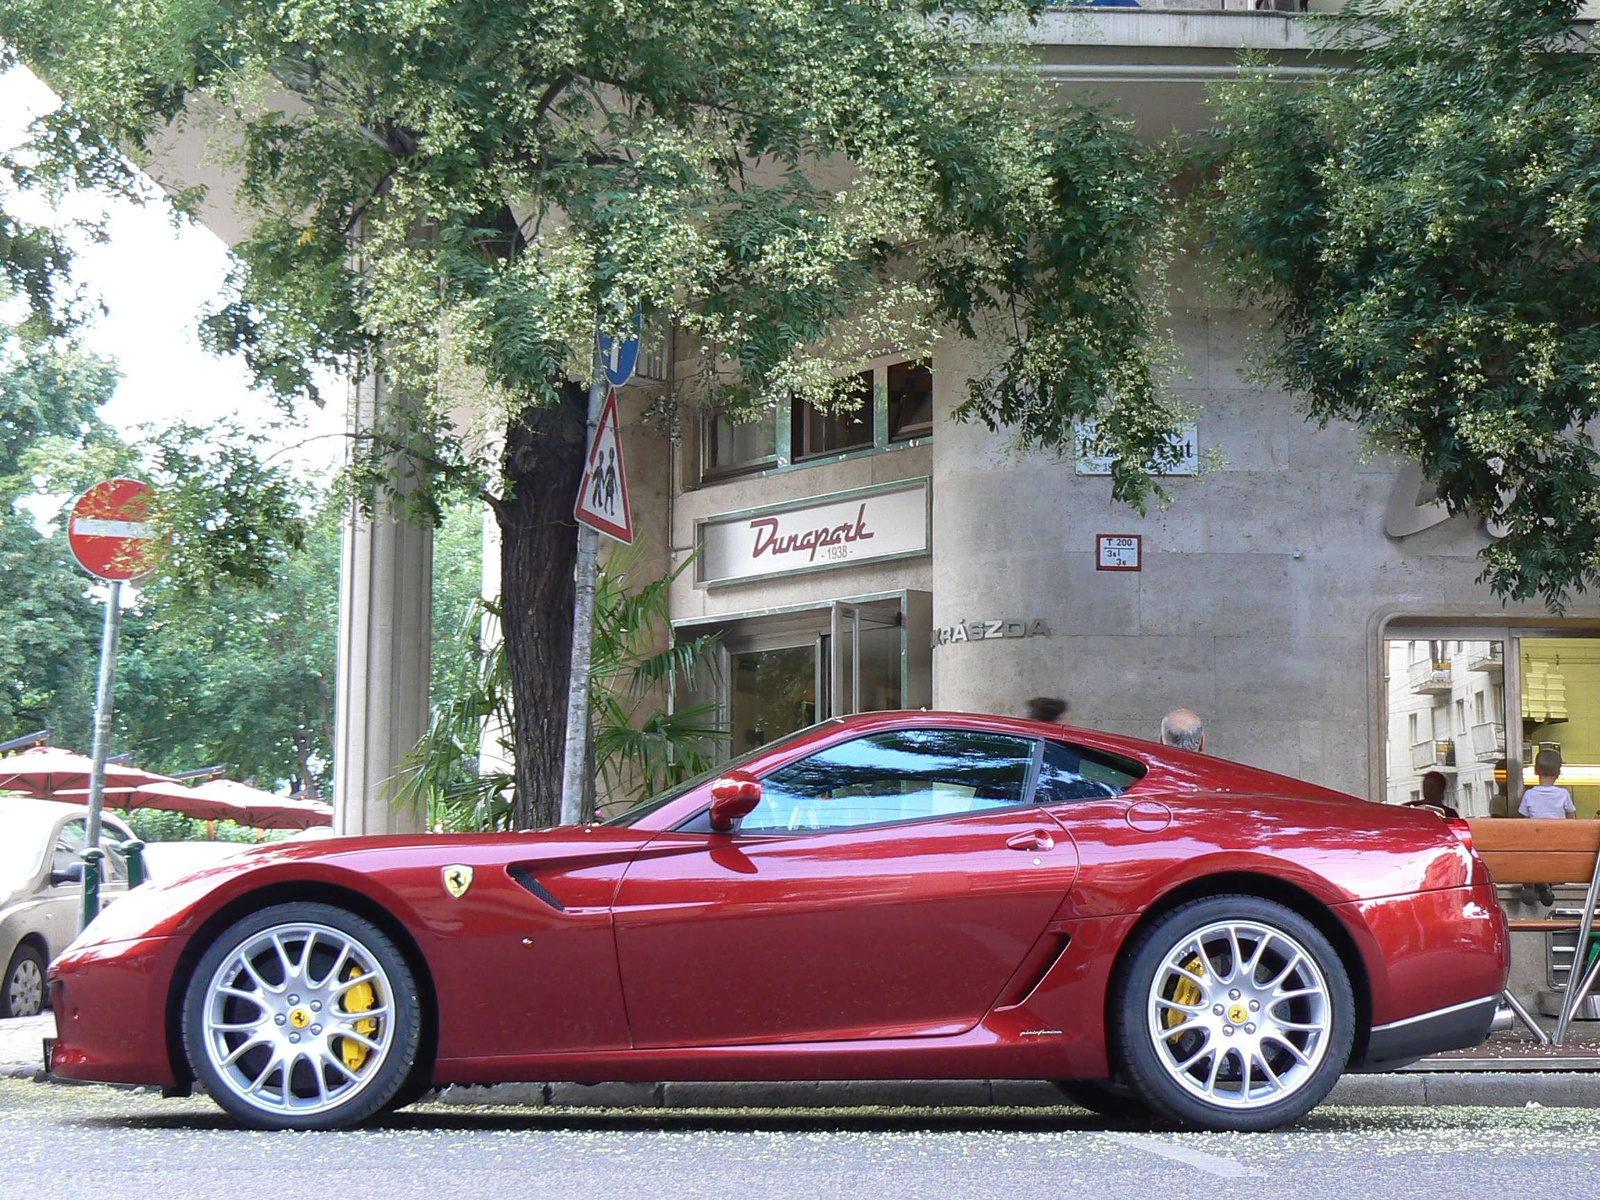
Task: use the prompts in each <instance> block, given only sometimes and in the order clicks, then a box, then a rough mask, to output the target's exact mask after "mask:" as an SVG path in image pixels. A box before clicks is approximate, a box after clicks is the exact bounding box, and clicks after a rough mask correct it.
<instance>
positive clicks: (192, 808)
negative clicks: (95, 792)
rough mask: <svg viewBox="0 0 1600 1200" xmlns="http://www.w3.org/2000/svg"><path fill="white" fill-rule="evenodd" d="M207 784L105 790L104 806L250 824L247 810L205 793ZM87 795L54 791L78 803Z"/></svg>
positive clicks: (160, 783) (159, 783) (162, 781)
mask: <svg viewBox="0 0 1600 1200" xmlns="http://www.w3.org/2000/svg"><path fill="white" fill-rule="evenodd" d="M210 786H211V785H210V784H205V783H202V784H201V785H200V786H198V787H184V786H183V784H181V783H179V782H177V781H176V780H173V779H157V780H155V781H154V782H151V783H143V784H138V785H121V786H117V787H107V788H106V790H105V798H106V803H107V804H109V805H111V806H112V807H114V808H122V809H133V808H154V809H160V810H161V811H162V812H172V813H180V814H182V815H183V816H185V817H193V818H195V819H196V820H198V821H237V822H238V823H239V824H241V825H248V824H250V820H249V816H250V811H249V809H248V808H246V807H245V806H244V805H243V804H240V803H239V802H238V801H237V800H232V799H230V798H229V797H227V796H224V795H218V794H216V793H215V792H212V791H209V790H208V789H209V788H210ZM88 795H89V791H88V789H87V788H73V789H70V790H67V791H62V792H58V793H57V794H56V798H57V799H58V800H68V799H70V800H78V801H82V800H84V799H86V798H87V797H88Z"/></svg>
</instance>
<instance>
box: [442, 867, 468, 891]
mask: <svg viewBox="0 0 1600 1200" xmlns="http://www.w3.org/2000/svg"><path fill="white" fill-rule="evenodd" d="M439 873H440V875H442V876H443V877H444V890H445V891H447V892H449V893H450V894H451V895H452V896H454V897H455V898H456V899H457V900H459V899H461V897H463V896H465V895H466V894H467V889H468V888H469V887H471V886H472V868H471V867H467V866H462V865H460V864H457V865H456V866H453V867H446V868H445V869H444V870H443V871H441V872H439Z"/></svg>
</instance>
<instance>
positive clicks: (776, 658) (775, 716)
mask: <svg viewBox="0 0 1600 1200" xmlns="http://www.w3.org/2000/svg"><path fill="white" fill-rule="evenodd" d="M817 660H818V648H817V642H816V639H815V638H813V639H811V640H809V641H808V642H805V643H803V644H801V645H798V646H778V647H772V648H768V649H759V650H758V649H748V650H735V649H731V648H730V649H729V651H728V733H729V740H730V741H731V743H732V746H731V752H732V754H735V755H738V754H743V753H744V752H745V751H746V750H754V749H755V748H756V747H757V746H764V745H766V744H767V743H768V742H770V741H772V740H773V739H774V738H780V737H782V736H783V735H784V734H786V733H793V732H794V731H795V730H796V729H804V728H805V727H806V726H807V725H811V724H814V723H815V722H816V721H817V720H818V718H819V714H818V712H817Z"/></svg>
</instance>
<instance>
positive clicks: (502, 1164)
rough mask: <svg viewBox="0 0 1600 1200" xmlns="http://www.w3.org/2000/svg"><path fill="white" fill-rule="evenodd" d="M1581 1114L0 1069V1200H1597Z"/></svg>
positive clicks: (1592, 1139) (1595, 1129)
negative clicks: (642, 1101)
mask: <svg viewBox="0 0 1600 1200" xmlns="http://www.w3.org/2000/svg"><path fill="white" fill-rule="evenodd" d="M1597 1163H1600V1119H1597V1114H1596V1113H1595V1112H1594V1111H1592V1110H1588V1109H1560V1108H1547V1109H1526V1110H1523V1109H1509V1110H1508V1109H1477V1108H1410V1109H1371V1108H1368V1109H1339V1108H1330V1109H1323V1110H1320V1111H1319V1112H1317V1113H1314V1114H1312V1116H1311V1117H1309V1118H1308V1119H1307V1120H1305V1121H1304V1122H1302V1123H1301V1124H1300V1125H1298V1126H1296V1127H1294V1128H1292V1129H1289V1130H1286V1131H1283V1132H1280V1133H1275V1134H1255V1135H1242V1134H1174V1133H1165V1132H1150V1131H1139V1130H1132V1129H1114V1128H1107V1126H1106V1124H1105V1123H1104V1122H1103V1121H1101V1120H1099V1119H1097V1118H1094V1117H1090V1116H1088V1115H1086V1114H1084V1113H1082V1112H1081V1111H1080V1110H1077V1109H1069V1108H1061V1109H1031V1110H1017V1109H1009V1110H1007V1109H1001V1110H996V1109H988V1110H983V1111H971V1112H965V1113H963V1112H952V1111H950V1110H927V1109H899V1110H889V1109H862V1110H838V1109H826V1110H807V1111H787V1112H786V1111H782V1110H771V1109H765V1110H747V1111H742V1112H728V1111H722V1112H694V1111H673V1112H661V1111H656V1112H646V1111H644V1110H634V1111H632V1112H628V1111H603V1112H595V1111H578V1110H572V1109H555V1108H543V1109H506V1108H502V1109H489V1108H481V1109H477V1108H457V1107H451V1108H446V1107H443V1106H433V1107H423V1108H419V1109H413V1110H410V1111H407V1112H404V1113H400V1114H397V1115H396V1116H395V1117H393V1118H391V1119H390V1121H389V1122H388V1123H387V1124H385V1125H383V1126H381V1127H377V1128H371V1129H365V1130H358V1131H352V1132H345V1133H322V1134H303V1133H287V1134H282V1133H279V1134H266V1133H253V1132H247V1131H243V1130H239V1129H235V1128H231V1127H230V1126H229V1125H228V1123H227V1122H226V1120H224V1119H223V1117H222V1115H221V1114H220V1113H219V1112H218V1111H217V1110H216V1109H215V1108H213V1107H212V1106H211V1105H210V1103H209V1102H208V1101H205V1100H201V1099H193V1100H162V1099H160V1098H159V1097H157V1096H154V1095H147V1094H136V1093H130V1092H119V1091H114V1090H111V1089H108V1088H99V1087H66V1086H61V1085H50V1084H37V1083H31V1082H28V1081H26V1080H0V1194H3V1195H28V1194H35V1195H37V1194H41V1193H42V1194H47V1195H59V1194H73V1193H75V1192H78V1191H80V1190H82V1191H83V1192H85V1193H92V1194H94V1195H98V1196H134V1197H152V1198H154V1197H159V1198H161V1200H187V1198H189V1197H205V1198H206V1200H217V1198H218V1197H227V1198H228V1200H252V1198H253V1197H262V1198H267V1197H271V1198H272V1200H295V1198H297V1197H317V1198H318V1200H326V1198H327V1197H329V1196H362V1197H376V1198H379V1200H410V1198H412V1197H418V1198H426V1200H455V1198H456V1197H460V1196H488V1195H509V1196H530V1195H541V1196H553V1197H556V1198H557V1200H588V1198H590V1197H594V1198H597V1200H599V1198H606V1200H609V1198H610V1197H616V1196H635V1197H680V1196H682V1197H723V1196H726V1197H739V1198H740V1200H753V1198H756V1197H768V1196H771V1197H784V1198H785V1200H788V1198H791V1197H792V1198H795V1200H799V1198H802V1197H813V1196H815V1197H827V1198H828V1200H836V1198H838V1197H841V1196H866V1197H870V1198H871V1200H898V1198H900V1197H917V1198H922V1197H932V1196H939V1197H967V1196H970V1197H982V1198H985V1200H987V1198H989V1197H999V1196H1003V1197H1006V1198H1007V1200H1021V1198H1024V1197H1031V1196H1050V1197H1066V1198H1069V1200H1088V1198H1093V1197H1101V1196H1104V1197H1118V1198H1121V1200H1143V1198H1145V1197H1150V1198H1152V1200H1156V1198H1159V1200H1172V1198H1173V1197H1174V1196H1195V1195H1213V1196H1223V1197H1227V1196H1235V1195H1237V1196H1249V1197H1252V1198H1254V1197H1260V1196H1262V1195H1293V1196H1295V1197H1297V1200H1319V1198H1322V1197H1328V1198H1330V1200H1332V1198H1338V1200H1349V1198H1351V1197H1358V1198H1371V1197H1381V1198H1382V1200H1399V1198H1401V1197H1410V1196H1419V1197H1421V1196H1426V1197H1429V1198H1430V1200H1457V1198H1461V1197H1467V1196H1474V1197H1483V1196H1505V1197H1518V1196H1534V1195H1569V1196H1588V1195H1593V1194H1594V1188H1595V1182H1594V1181H1595V1169H1596V1164H1597Z"/></svg>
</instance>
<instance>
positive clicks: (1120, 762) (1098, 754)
mask: <svg viewBox="0 0 1600 1200" xmlns="http://www.w3.org/2000/svg"><path fill="white" fill-rule="evenodd" d="M1143 778H1144V767H1143V766H1141V765H1140V764H1139V763H1137V762H1135V761H1134V760H1133V759H1131V758H1123V757H1122V756H1121V755H1118V754H1107V753H1105V752H1104V751H1102V750H1090V749H1087V748H1085V747H1082V746H1068V745H1065V744H1063V743H1061V742H1046V743H1045V744H1044V761H1043V763H1042V764H1041V766H1040V771H1039V800H1040V803H1043V804H1067V803H1070V802H1071V801H1073V800H1100V799H1105V798H1106V797H1109V796H1120V795H1121V794H1122V793H1123V792H1125V791H1127V790H1128V789H1129V788H1130V787H1132V786H1133V785H1134V784H1135V783H1137V782H1139V780H1140V779H1143Z"/></svg>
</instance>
